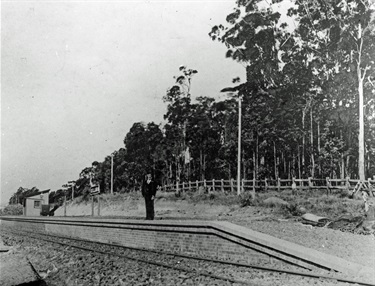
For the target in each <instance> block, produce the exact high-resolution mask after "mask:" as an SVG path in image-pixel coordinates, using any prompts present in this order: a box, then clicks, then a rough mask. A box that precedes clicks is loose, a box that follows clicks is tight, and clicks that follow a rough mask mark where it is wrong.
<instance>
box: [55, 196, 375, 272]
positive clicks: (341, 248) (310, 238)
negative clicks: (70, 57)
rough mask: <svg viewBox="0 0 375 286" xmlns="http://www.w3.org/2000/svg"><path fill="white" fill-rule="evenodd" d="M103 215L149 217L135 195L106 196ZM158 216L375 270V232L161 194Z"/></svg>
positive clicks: (75, 209)
mask: <svg viewBox="0 0 375 286" xmlns="http://www.w3.org/2000/svg"><path fill="white" fill-rule="evenodd" d="M91 212H92V210H91V203H90V202H81V203H79V204H77V203H71V204H69V205H68V206H67V215H68V216H89V215H91ZM63 215H64V209H63V207H61V208H59V209H58V210H57V211H56V213H55V216H63ZM95 215H97V207H95ZM100 215H101V216H103V217H124V218H138V219H141V218H143V217H144V216H145V206H144V201H143V199H142V198H134V197H129V198H127V199H124V198H123V199H122V200H115V201H114V200H113V199H109V198H108V197H103V198H102V200H101V208H100ZM155 215H156V218H155V219H198V220H225V221H229V222H232V223H235V224H238V225H242V226H246V227H248V228H250V229H252V230H255V231H259V232H262V233H266V234H268V235H272V236H275V237H278V238H281V239H285V240H287V241H290V242H294V243H297V244H300V245H303V246H305V247H309V248H312V249H315V250H318V251H321V252H324V253H328V254H331V255H335V256H338V257H341V258H344V259H346V260H348V261H352V262H355V263H359V264H362V265H364V266H369V267H372V268H373V269H375V237H374V235H359V234H353V233H347V232H342V231H339V230H333V229H329V228H326V227H313V226H311V225H305V224H302V223H301V222H299V221H298V218H296V217H292V218H289V219H285V218H283V217H281V216H280V215H279V214H278V213H276V209H274V208H264V207H257V206H247V207H240V206H238V205H224V204H223V205H220V204H219V205H218V204H217V203H210V202H209V201H208V202H204V203H192V202H189V201H187V200H183V199H182V200H169V199H168V198H166V197H163V196H160V197H157V198H156V200H155ZM374 273H375V271H374ZM374 278H375V274H374Z"/></svg>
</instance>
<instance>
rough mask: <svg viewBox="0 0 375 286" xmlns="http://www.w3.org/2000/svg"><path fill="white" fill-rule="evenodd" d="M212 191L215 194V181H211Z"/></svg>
mask: <svg viewBox="0 0 375 286" xmlns="http://www.w3.org/2000/svg"><path fill="white" fill-rule="evenodd" d="M212 191H213V192H215V179H212Z"/></svg>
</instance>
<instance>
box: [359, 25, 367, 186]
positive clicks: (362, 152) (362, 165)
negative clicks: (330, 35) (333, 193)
mask: <svg viewBox="0 0 375 286" xmlns="http://www.w3.org/2000/svg"><path fill="white" fill-rule="evenodd" d="M358 40H359V41H360V44H359V50H358V60H357V76H358V97H359V106H358V108H359V113H358V115H359V132H358V176H359V179H360V180H361V181H364V180H365V140H364V137H365V135H364V116H363V79H364V77H365V75H366V70H365V71H364V72H363V75H362V71H361V56H362V45H363V39H362V26H361V22H359V23H358Z"/></svg>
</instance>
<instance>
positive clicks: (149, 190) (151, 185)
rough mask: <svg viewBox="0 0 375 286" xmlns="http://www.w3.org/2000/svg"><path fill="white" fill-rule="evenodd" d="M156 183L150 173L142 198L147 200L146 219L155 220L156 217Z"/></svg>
mask: <svg viewBox="0 0 375 286" xmlns="http://www.w3.org/2000/svg"><path fill="white" fill-rule="evenodd" d="M156 188H157V186H156V182H155V181H154V180H153V178H152V175H151V174H150V173H149V174H147V175H146V178H145V180H144V182H143V185H142V196H143V197H144V198H145V203H146V219H148V220H153V219H154V217H155V211H154V199H155V195H156Z"/></svg>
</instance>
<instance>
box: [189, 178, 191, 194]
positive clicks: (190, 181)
mask: <svg viewBox="0 0 375 286" xmlns="http://www.w3.org/2000/svg"><path fill="white" fill-rule="evenodd" d="M190 191H191V181H189V192H190Z"/></svg>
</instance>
